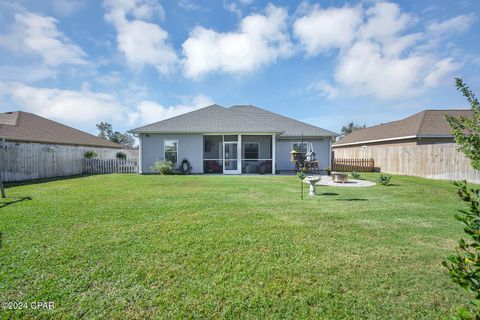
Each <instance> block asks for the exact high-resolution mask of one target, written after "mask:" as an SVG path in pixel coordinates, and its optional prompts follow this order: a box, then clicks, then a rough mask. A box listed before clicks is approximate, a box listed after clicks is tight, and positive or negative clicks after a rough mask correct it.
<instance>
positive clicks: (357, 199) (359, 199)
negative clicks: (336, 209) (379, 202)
mask: <svg viewBox="0 0 480 320" xmlns="http://www.w3.org/2000/svg"><path fill="white" fill-rule="evenodd" d="M335 200H337V201H368V199H362V198H350V199H335Z"/></svg>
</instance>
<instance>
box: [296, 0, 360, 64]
mask: <svg viewBox="0 0 480 320" xmlns="http://www.w3.org/2000/svg"><path fill="white" fill-rule="evenodd" d="M312 10H313V11H312V12H311V13H310V14H309V15H307V16H303V17H301V18H299V19H297V20H296V21H295V23H294V25H293V30H294V34H295V35H296V36H297V37H298V38H299V39H300V42H301V43H302V45H303V46H304V47H305V50H306V51H307V53H308V54H310V55H313V54H317V53H319V52H327V51H329V50H330V49H333V48H342V47H344V46H346V45H349V44H350V43H351V42H352V40H353V38H354V36H355V33H356V29H357V28H358V26H359V25H360V23H361V22H362V12H361V10H360V9H359V8H352V7H342V8H329V9H325V10H321V9H320V8H319V6H318V5H316V6H314V7H313V8H312Z"/></svg>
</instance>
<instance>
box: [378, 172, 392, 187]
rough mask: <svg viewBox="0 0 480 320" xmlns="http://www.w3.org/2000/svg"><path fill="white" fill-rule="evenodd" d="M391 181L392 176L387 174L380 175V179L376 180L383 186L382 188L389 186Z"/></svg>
mask: <svg viewBox="0 0 480 320" xmlns="http://www.w3.org/2000/svg"><path fill="white" fill-rule="evenodd" d="M391 180H392V176H389V175H388V174H386V175H383V174H380V177H379V178H378V183H380V184H383V185H384V186H389V185H390V183H391Z"/></svg>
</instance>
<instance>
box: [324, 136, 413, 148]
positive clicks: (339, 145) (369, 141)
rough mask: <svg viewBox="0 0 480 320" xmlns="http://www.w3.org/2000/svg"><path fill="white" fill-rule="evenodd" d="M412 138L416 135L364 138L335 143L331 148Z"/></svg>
mask: <svg viewBox="0 0 480 320" xmlns="http://www.w3.org/2000/svg"><path fill="white" fill-rule="evenodd" d="M413 138H418V136H404V137H396V138H387V139H377V140H366V141H359V142H351V143H336V144H334V145H332V148H335V147H341V146H351V145H355V144H365V143H374V142H382V141H392V140H404V139H413Z"/></svg>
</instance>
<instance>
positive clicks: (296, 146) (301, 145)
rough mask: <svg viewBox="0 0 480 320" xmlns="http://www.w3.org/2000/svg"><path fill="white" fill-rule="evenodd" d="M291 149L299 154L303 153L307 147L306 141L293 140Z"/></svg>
mask: <svg viewBox="0 0 480 320" xmlns="http://www.w3.org/2000/svg"><path fill="white" fill-rule="evenodd" d="M292 149H293V150H295V151H297V152H298V153H300V154H303V155H305V154H306V153H307V149H308V142H293V143H292Z"/></svg>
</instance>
